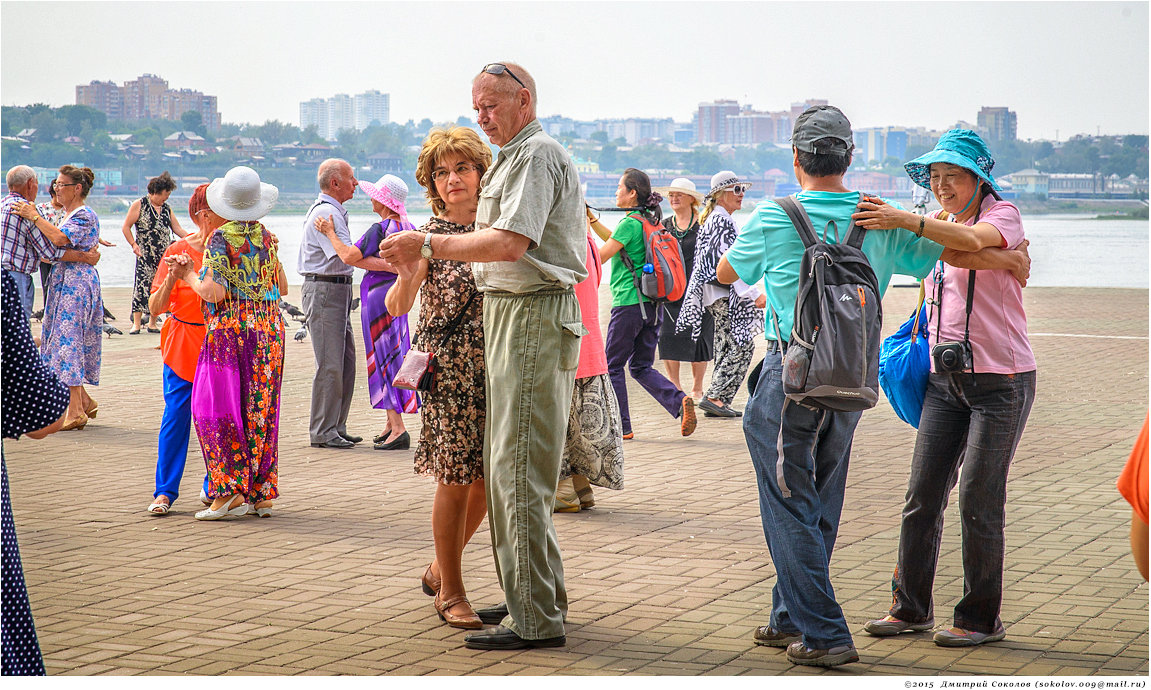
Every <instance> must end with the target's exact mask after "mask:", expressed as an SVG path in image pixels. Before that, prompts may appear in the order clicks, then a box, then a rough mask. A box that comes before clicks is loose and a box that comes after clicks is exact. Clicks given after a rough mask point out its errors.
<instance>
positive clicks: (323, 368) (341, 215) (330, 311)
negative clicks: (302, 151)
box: [297, 158, 364, 448]
mask: <svg viewBox="0 0 1151 690" xmlns="http://www.w3.org/2000/svg"><path fill="white" fill-rule="evenodd" d="M316 182H318V183H319V185H320V196H319V198H318V199H316V203H314V204H312V208H310V209H309V210H308V215H307V217H306V218H305V219H304V237H303V240H302V241H301V242H300V258H299V261H298V263H297V268H298V270H299V272H300V275H302V276H304V285H303V287H302V288H300V299H301V300H302V301H303V307H304V316H305V317H306V318H307V324H308V334H309V335H310V336H311V340H312V353H313V354H314V355H315V358H316V374H315V376H314V377H313V378H312V407H311V414H310V417H309V420H310V421H309V422H308V436H309V437H310V438H311V442H312V446H313V447H316V448H351V447H352V446H354V445H355V444H357V443H359V442H360V441H363V440H364V439H363V438H362V437H360V436H351V435H349V434H348V428H347V423H348V412H349V411H350V410H351V409H352V392H353V391H354V390H355V388H356V341H355V338H354V337H353V334H352V320H351V313H352V267H351V266H349V265H348V264H346V263H344V261H343V260H342V259H341V258H340V255H339V253H338V252H337V251H336V248H335V247H333V246H332V241H331V240H329V239H328V238H327V237H326V236H325V235H324V234H323V233H322V232H320V231H319V230H317V229H316V219H317V218H330V219H331V220H332V223H333V225H335V231H336V236H337V237H339V238H340V240H341V241H342V242H343V243H344V244H345V245H351V244H352V236H351V234H350V232H349V230H348V212H347V211H346V210H345V209H344V202H345V201H347V200H349V199H351V198H352V195H353V194H355V192H356V175H355V171H354V170H352V166H351V165H349V164H348V162H347V161H345V160H341V159H339V158H329V159H327V160H326V161H324V162H323V163H320V167H319V169H318V170H317V171H316Z"/></svg>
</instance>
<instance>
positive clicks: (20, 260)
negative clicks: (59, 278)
mask: <svg viewBox="0 0 1151 690" xmlns="http://www.w3.org/2000/svg"><path fill="white" fill-rule="evenodd" d="M25 201H27V199H25V198H24V197H22V196H20V195H19V194H16V193H12V194H9V195H8V196H6V197H4V198H3V199H2V200H0V223H2V224H3V230H2V233H3V234H0V265H2V266H3V267H4V270H6V271H15V272H17V273H32V272H33V271H36V270H37V269H38V268H39V267H40V260H41V259H49V260H52V261H54V260H55V259H56V247H55V246H54V245H53V244H52V242H51V241H49V240H48V238H47V237H45V236H44V234H43V233H42V232H40V231H39V230H37V229H36V224H35V223H33V222H32V221H30V220H27V219H26V218H21V217H20V216H19V215H17V214H16V212H15V210H14V208H15V206H16V204H19V203H22V202H25Z"/></svg>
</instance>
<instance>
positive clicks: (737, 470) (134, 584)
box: [5, 286, 1148, 677]
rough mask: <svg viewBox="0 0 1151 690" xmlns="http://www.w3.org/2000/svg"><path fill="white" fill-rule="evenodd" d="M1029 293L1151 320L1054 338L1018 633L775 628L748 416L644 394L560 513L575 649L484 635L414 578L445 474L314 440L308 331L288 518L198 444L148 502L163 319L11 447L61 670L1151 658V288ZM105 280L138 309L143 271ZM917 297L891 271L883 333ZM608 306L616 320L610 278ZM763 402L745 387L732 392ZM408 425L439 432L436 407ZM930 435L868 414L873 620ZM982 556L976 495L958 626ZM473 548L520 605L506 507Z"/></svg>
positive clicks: (853, 524)
mask: <svg viewBox="0 0 1151 690" xmlns="http://www.w3.org/2000/svg"><path fill="white" fill-rule="evenodd" d="M293 293H294V294H293V295H291V296H290V297H289V299H290V301H296V302H298V289H296V290H294V291H293ZM606 293H607V290H606V286H605V288H604V296H605V297H606ZM1024 294H1025V298H1026V302H1027V308H1028V313H1029V316H1030V329H1031V331H1032V333H1037V334H1038V333H1059V334H1067V333H1070V334H1088V335H1090V334H1096V335H1119V336H1134V338H1135V339H1099V338H1080V337H1063V336H1055V335H1037V336H1035V337H1034V338H1033V345H1034V347H1035V350H1036V353H1037V357H1038V360H1039V367H1040V368H1039V372H1040V374H1039V394H1038V399H1037V402H1036V404H1035V408H1034V410H1033V412H1032V414H1031V419H1030V422H1029V424H1028V427H1027V431H1026V433H1025V434H1024V436H1023V440H1022V443H1021V447H1020V449H1019V452H1018V454H1017V456H1016V459H1015V464H1014V466H1013V468H1012V472H1011V478H1010V483H1009V492H1010V497H1009V503H1008V534H1007V540H1008V543H1007V560H1006V563H1007V569H1006V573H1005V587H1006V593H1007V595H1006V602H1005V604H1004V609H1003V620H1004V623H1005V624H1006V625H1007V627H1008V637H1007V639H1006V640H1005V641H1004V642H1001V643H998V644H994V645H989V646H987V647H983V648H979V649H975V650H967V651H956V650H945V649H940V648H938V647H936V646H935V645H933V644H932V643H931V640H930V636H929V635H926V634H924V635H905V636H900V637H899V638H898V639H885V640H878V639H875V638H870V637H868V636H867V635H866V634H863V633H859V634H857V635H856V638H855V641H856V644H857V646H858V647H859V651H860V656H861V662H860V663H858V664H852V665H849V666H846V667H843V668H842V669H838V670H833V671H823V670H818V669H810V668H804V667H796V666H792V665H791V664H790V663H789V662H788V661H787V660H786V659H785V658H784V654H783V652H782V651H781V650H775V649H768V648H764V647H757V646H756V645H754V644H753V643H752V642H751V638H750V634H751V630H752V628H753V627H754V626H756V625H761V624H763V623H765V622H766V621H767V616H768V613H769V611H770V607H771V593H770V591H771V584H772V582H773V581H774V571H773V569H772V567H771V563H770V559H769V557H768V554H767V549H766V547H765V545H764V540H763V534H762V532H761V528H760V522H759V517H758V503H757V495H756V491H755V487H754V476H753V472H752V469H751V464H750V461H749V458H748V454H747V448H746V446H745V445H744V442H743V436H742V432H741V428H740V423H739V421H738V420H715V419H704V418H701V423H700V427H699V430H698V431H697V432H696V434H695V435H694V436H692V437H691V438H689V439H682V438H680V437H679V434H678V425H677V424H676V423H675V422H674V421H673V420H671V418H670V417H668V416H667V415H666V413H665V412H663V410H662V409H661V408H659V407H658V406H656V404H655V403H654V402H653V401H652V400H651V398H650V397H648V396H647V395H645V394H644V393H643V392H642V391H640V390H639V389H635V390H634V391H633V393H632V396H631V397H632V401H633V406H634V407H633V417H634V418H635V419H636V420H637V423H636V426H635V431H636V440H634V441H630V442H628V443H627V446H626V449H627V464H626V488H625V489H624V490H623V491H618V492H613V491H607V490H597V491H596V498H597V502H598V505H597V507H596V508H595V509H594V510H592V511H585V512H581V513H577V514H568V515H557V516H556V524H557V530H558V532H559V536H560V543H561V546H562V548H563V549H564V556H565V558H564V561H565V569H566V574H567V585H568V588H569V593H570V596H571V600H572V607H571V612H570V616H569V625H568V646H567V647H566V648H563V649H556V650H536V651H524V652H510V653H500V652H477V651H471V650H467V649H465V648H463V646H462V639H461V638H462V635H463V633H462V631H457V630H454V629H452V628H449V627H447V626H445V625H442V624H441V623H440V621H439V620H438V618H437V617H436V615H435V613H434V611H433V609H432V606H431V599H429V598H428V597H425V596H424V595H423V594H422V593H421V592H420V591H419V588H418V578H419V576H420V574H421V573H422V572H423V568H424V566H425V565H426V564H427V563H428V562H429V561H430V560H431V557H432V542H431V530H430V523H429V520H430V507H431V496H432V491H433V483H432V481H431V480H430V479H428V478H425V477H421V476H417V475H415V474H414V473H413V472H412V469H411V468H412V461H411V453H410V452H407V453H405V452H376V451H373V450H371V448H370V446H367V447H365V446H361V447H359V448H357V449H355V450H351V451H335V450H324V449H313V448H311V447H310V446H309V444H308V436H307V415H308V399H309V392H310V385H311V374H312V353H311V348H310V347H309V346H308V345H307V344H301V343H295V342H289V343H288V346H287V352H288V353H287V359H286V367H285V383H284V388H283V406H282V411H281V435H280V451H281V453H280V481H281V486H280V489H281V492H282V497H281V499H280V500H278V501H277V502H276V508H275V517H274V518H272V519H269V520H256V519H252V518H245V519H239V520H228V521H221V522H215V523H200V522H197V521H195V520H193V519H192V517H191V514H192V513H193V512H194V511H195V510H197V509H198V508H199V504H198V501H197V500H196V498H195V496H196V493H197V489H198V485H199V479H200V476H201V472H202V468H203V465H202V460H201V457H200V453H199V448H198V445H197V444H196V443H195V442H194V441H193V444H192V445H193V447H192V451H191V453H190V454H189V462H188V469H187V472H186V476H185V478H184V484H183V488H184V490H185V491H186V492H187V494H186V495H185V496H184V497H182V498H181V499H180V500H179V501H178V502H177V503H176V505H175V508H174V510H173V512H172V513H171V514H170V515H168V516H166V517H162V518H155V517H150V516H148V515H146V514H145V512H144V511H145V507H146V506H147V504H148V502H149V501H150V498H151V496H150V494H151V490H152V476H153V471H154V454H155V448H156V437H155V432H156V428H157V426H158V423H159V419H160V413H161V409H162V399H161V395H160V356H159V352H158V351H157V350H154V349H152V348H153V347H154V346H155V345H156V344H157V343H158V337H157V336H150V335H142V336H132V337H128V336H123V337H116V338H114V339H112V340H105V341H104V345H105V347H104V369H103V373H102V377H103V385H101V386H100V387H98V388H96V389H94V390H93V393H94V394H95V397H96V398H97V399H98V400H99V401H100V416H99V418H98V419H96V420H94V421H93V422H92V423H90V424H89V426H88V428H87V429H86V430H84V431H82V432H63V433H59V434H56V435H55V436H53V437H50V438H48V439H46V440H44V441H38V442H37V441H29V440H22V441H18V442H13V441H6V442H5V452H6V454H7V462H8V466H9V472H10V479H11V482H12V496H13V507H14V511H15V516H16V523H17V525H18V529H19V534H20V540H21V550H22V555H23V559H24V567H25V572H26V576H27V579H28V584H29V589H30V592H31V600H32V605H33V610H34V612H35V615H36V622H37V628H38V631H39V634H40V641H41V645H42V647H43V650H44V653H45V662H46V665H47V668H48V672H49V673H50V674H54V675H66V674H74V675H94V674H122V675H131V674H142V673H149V674H224V673H238V674H357V675H367V674H401V675H421V674H450V675H456V674H477V675H513V674H567V675H597V674H611V675H618V674H644V675H651V674H678V675H752V674H754V675H787V676H792V677H804V676H809V675H818V674H824V673H830V674H832V675H837V676H839V675H847V676H852V675H862V674H908V675H918V674H923V675H937V674H949V675H964V674H984V673H991V674H1019V675H1039V676H1046V675H1087V674H1138V675H1146V674H1147V671H1148V647H1147V632H1148V608H1147V603H1148V602H1147V587H1146V585H1145V584H1144V583H1143V582H1142V579H1141V578H1140V577H1139V575H1138V573H1137V572H1136V571H1135V569H1134V566H1133V564H1132V563H1131V561H1130V557H1129V553H1128V544H1127V524H1128V520H1129V516H1130V511H1129V509H1128V508H1127V506H1126V504H1125V503H1124V502H1123V501H1122V499H1121V498H1120V497H1119V496H1118V494H1117V493H1116V492H1115V488H1114V481H1115V477H1116V475H1117V473H1118V471H1119V468H1120V467H1121V464H1122V462H1123V460H1124V459H1125V457H1126V455H1127V453H1128V452H1129V450H1130V446H1131V443H1132V441H1133V439H1134V436H1135V434H1136V432H1137V430H1138V427H1139V421H1138V420H1139V417H1142V416H1143V415H1144V413H1145V410H1146V408H1147V392H1148V341H1147V340H1146V336H1147V333H1148V319H1147V315H1148V292H1147V291H1146V290H1105V289H1100V290H1090V289H1074V290H1072V289H1055V288H1029V289H1028V290H1026V291H1025V293H1024ZM105 296H106V299H107V300H108V303H109V304H110V305H111V306H112V308H113V311H114V312H115V313H117V314H118V315H121V317H123V316H126V315H127V314H126V311H125V307H126V305H127V304H128V299H129V298H128V290H125V289H108V290H106V291H105ZM914 297H915V294H914V291H913V290H906V289H892V290H891V291H890V292H889V294H888V296H887V298H886V299H885V301H884V308H885V310H886V312H887V314H888V319H887V329H886V330H887V332H890V331H892V330H894V328H895V327H896V326H897V325H898V324H899V322H901V321H902V319H903V316H904V315H905V314H907V313H909V312H910V311H911V307H912V304H913V300H914ZM117 307H118V308H117ZM602 311H603V318H604V324H605V325H606V323H607V320H606V319H607V312H608V302H607V300H606V299H605V300H604V302H603V310H602ZM119 323H120V325H121V327H122V328H124V330H127V329H126V327H124V326H123V323H124V320H123V318H121V321H120V322H119ZM355 323H356V328H357V332H358V330H359V321H358V318H356V319H355ZM34 330H36V326H35V325H34ZM294 330H295V328H294V327H293V326H292V325H291V322H289V327H288V332H289V336H290V334H291V333H292V332H293V331H294ZM37 332H38V331H37ZM357 347H359V346H357ZM361 352H362V350H361ZM362 368H363V364H362V362H361V370H362ZM357 385H358V388H357V393H356V403H355V406H354V409H353V412H352V417H351V420H350V422H349V429H351V430H353V432H355V433H359V434H361V435H363V436H365V437H368V436H372V435H374V434H375V433H377V432H378V431H379V430H380V429H382V427H383V422H384V417H383V414H382V413H379V412H376V411H374V410H371V409H369V408H368V405H367V400H366V390H367V389H366V386H365V385H364V383H363V379H362V377H361V379H360V380H359V382H358V384H357ZM745 402H746V393H745V392H741V395H740V396H739V397H738V398H737V399H736V406H737V407H741V406H742V405H743V404H744V403H745ZM409 424H410V426H411V428H412V429H413V431H415V430H418V426H419V425H418V416H417V417H411V418H409ZM413 435H414V434H413ZM913 441H914V432H913V430H912V429H911V428H910V427H908V426H906V425H904V424H902V423H901V422H900V421H899V420H898V419H897V418H896V417H895V415H894V414H893V413H892V412H891V409H890V408H889V407H888V406H887V404H886V402H881V404H880V406H879V407H878V408H877V409H875V410H873V411H870V412H868V413H866V414H865V415H864V417H863V421H862V422H861V424H860V427H859V431H858V433H857V435H856V443H855V453H854V457H853V458H852V467H851V474H850V478H849V486H848V496H847V502H846V506H845V509H844V516H843V524H842V527H841V530H840V536H839V542H838V545H837V548H836V553H835V556H834V559H833V562H832V577H833V582H834V584H835V587H836V592H837V595H838V597H839V599H840V601H841V603H842V604H843V607H844V611H845V613H846V615H847V619H848V621H849V623H850V625H851V626H852V628H853V630H858V629H859V628H860V626H861V625H862V624H863V622H864V621H865V620H866V619H868V618H870V617H875V616H878V615H880V614H882V613H883V611H884V610H885V607H886V605H887V602H888V600H889V598H890V584H889V578H890V573H891V569H892V566H893V563H894V554H895V548H896V543H897V539H898V533H899V512H900V509H901V507H902V500H903V495H904V492H905V490H906V482H907V472H908V463H909V460H910V457H911V448H912V445H913ZM952 503H953V504H954V501H953V502H952ZM958 551H959V527H958V522H957V517H956V511H955V507H954V505H952V507H951V508H949V512H948V516H947V525H946V533H945V537H944V542H943V548H942V555H941V559H940V572H939V576H938V578H937V582H936V590H935V591H936V594H937V602H936V603H937V613H938V620H939V623H940V624H941V625H942V624H945V623H947V622H949V613H950V607H951V606H953V605H954V603H955V602H956V601H957V600H958V598H959V596H960V594H961V591H962V570H961V567H960V560H959V553H958ZM464 563H465V567H466V584H467V586H468V588H469V595H470V597H471V599H472V601H473V602H475V603H476V605H477V606H483V605H488V604H491V603H495V602H497V601H499V600H500V599H501V595H500V591H499V588H498V586H497V585H496V581H495V572H494V569H493V567H492V564H491V556H490V543H489V540H488V536H487V531H486V526H485V527H482V528H481V530H480V532H479V533H478V534H477V535H476V538H475V539H474V541H473V543H472V544H471V545H470V546H469V547H468V549H467V551H466V553H465V557H464Z"/></svg>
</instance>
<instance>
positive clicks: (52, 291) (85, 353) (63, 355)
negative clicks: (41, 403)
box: [40, 165, 104, 430]
mask: <svg viewBox="0 0 1151 690" xmlns="http://www.w3.org/2000/svg"><path fill="white" fill-rule="evenodd" d="M95 179H96V176H95V174H94V173H93V172H92V169H91V168H76V167H73V166H71V165H65V166H64V167H62V168H60V172H59V175H57V177H56V181H55V182H53V183H52V184H53V186H55V187H56V198H57V199H59V200H60V203H61V204H63V206H64V208H63V213H64V220H63V221H62V222H61V223H60V231H61V232H63V233H64V234H65V235H67V236H68V240H69V244H68V245H66V246H64V247H57V249H56V250H57V253H58V254H57V258H60V257H61V256H63V254H64V250H66V249H78V250H80V251H88V250H90V249H92V248H94V247H95V246H96V243H97V242H98V241H99V239H100V219H99V218H97V217H96V212H95V211H93V210H92V209H91V208H89V207H88V206H87V205H85V204H84V200H85V199H87V198H88V192H90V191H92V184H93V183H94V182H95ZM103 316H104V301H103V299H102V298H101V297H100V274H99V273H97V272H96V267H95V266H89V265H88V264H84V263H71V262H60V263H58V264H57V266H56V268H55V269H53V271H52V276H51V278H50V279H49V282H48V300H47V303H46V305H45V307H44V337H43V342H42V343H41V345H40V355H41V356H42V357H43V358H44V362H45V363H46V364H47V365H48V368H49V369H51V370H52V371H53V372H54V373H55V374H56V375H57V376H59V377H60V380H61V381H63V382H64V384H65V385H67V386H68V390H69V393H70V398H69V402H68V411H67V412H66V413H65V417H64V426H63V429H65V430H68V429H83V428H84V425H85V424H87V423H88V419H89V418H90V417H95V416H96V410H97V406H96V401H95V400H93V399H92V398H91V396H89V395H88V392H87V391H86V390H84V384H89V385H93V386H98V385H100V334H101V327H102V326H103V325H104V319H103Z"/></svg>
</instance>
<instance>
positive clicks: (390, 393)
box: [316, 175, 420, 450]
mask: <svg viewBox="0 0 1151 690" xmlns="http://www.w3.org/2000/svg"><path fill="white" fill-rule="evenodd" d="M360 189H362V190H364V192H366V193H367V195H368V196H369V197H371V199H372V210H373V211H375V212H376V213H377V214H378V215H379V216H380V222H379V223H373V224H372V227H370V228H368V231H367V232H365V233H364V236H363V237H361V238H360V241H359V242H356V244H355V245H354V246H351V247H349V246H348V245H346V244H344V243H343V242H342V241H340V238H339V237H338V236H337V235H336V226H335V224H333V223H332V219H331V218H325V217H318V218H316V229H317V230H319V231H320V232H322V233H323V234H324V235H325V236H327V238H328V239H329V240H331V242H332V247H333V248H334V249H335V250H336V254H338V255H339V256H340V259H341V260H342V261H343V262H344V263H346V264H348V265H349V266H355V267H356V268H362V269H364V270H365V271H366V273H364V279H363V281H362V282H361V283H360V324H361V326H362V327H363V332H364V352H366V353H367V356H368V396H369V398H370V399H371V401H372V407H374V408H376V409H377V410H384V411H385V412H386V413H387V415H388V425H387V427H385V428H384V432H383V433H382V434H380V435H379V436H377V437H376V438H375V439H374V440H375V445H374V446H372V447H373V448H375V449H376V450H407V449H408V448H409V447H410V446H411V437H410V436H409V435H408V431H407V429H406V428H405V427H404V418H403V416H402V415H401V413H403V412H406V413H408V414H412V413H414V412H416V411H418V410H419V405H420V403H419V398H418V397H416V394H415V392H414V391H410V390H405V389H403V388H396V387H395V386H393V385H392V381H393V380H394V379H395V378H396V374H398V373H399V371H400V365H401V364H403V362H404V355H406V354H407V353H408V349H409V348H410V347H411V340H410V337H409V335H408V315H407V314H399V315H396V316H393V315H392V314H390V313H389V312H388V307H387V305H386V304H384V298H385V297H386V296H387V294H388V290H389V289H390V288H391V287H392V285H394V284H395V282H396V273H395V271H394V270H393V267H392V265H391V264H389V263H388V262H387V261H385V260H384V259H383V258H382V257H381V256H380V255H379V254H380V242H382V241H383V239H384V237H386V236H388V235H391V234H393V233H396V232H400V231H401V230H415V227H416V226H414V225H412V224H411V223H409V222H408V212H407V209H406V207H405V206H404V201H405V199H407V197H408V185H407V184H405V183H404V181H403V180H401V179H400V178H398V177H396V176H395V175H384V176H383V177H381V178H380V179H379V181H378V182H376V183H375V184H372V183H371V182H364V181H362V180H361V181H360Z"/></svg>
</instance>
